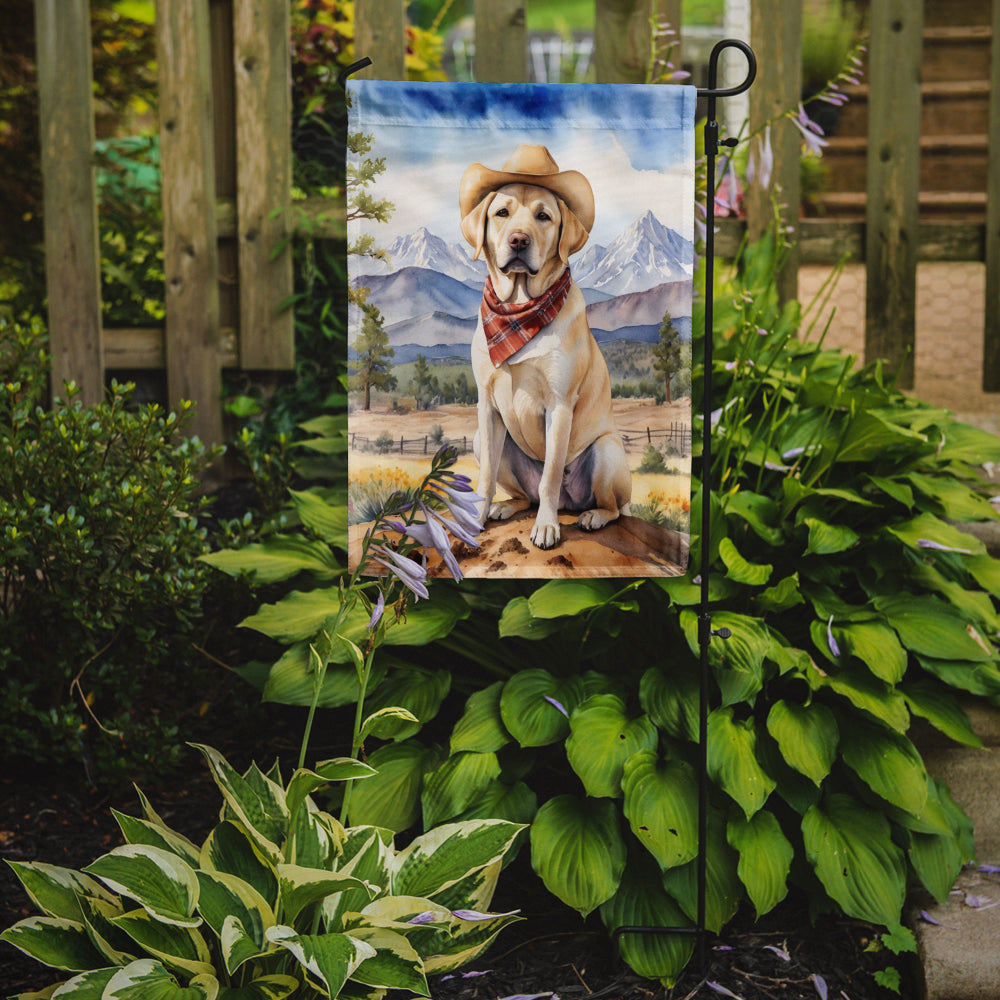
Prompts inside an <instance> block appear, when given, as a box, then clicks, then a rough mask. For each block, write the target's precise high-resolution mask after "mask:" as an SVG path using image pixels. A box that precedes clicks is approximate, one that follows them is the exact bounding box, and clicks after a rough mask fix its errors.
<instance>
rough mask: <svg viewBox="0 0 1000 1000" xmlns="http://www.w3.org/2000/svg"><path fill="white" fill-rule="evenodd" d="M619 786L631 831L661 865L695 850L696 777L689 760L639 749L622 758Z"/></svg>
mask: <svg viewBox="0 0 1000 1000" xmlns="http://www.w3.org/2000/svg"><path fill="white" fill-rule="evenodd" d="M622 789H623V791H624V793H625V803H624V812H625V817H626V818H627V819H628V821H629V825H630V826H631V827H632V832H633V833H634V834H635V836H636V838H637V839H638V840H639V842H640V843H641V844H642V845H643V846H644V847H645V848H646V850H648V851H649V853H650V854H652V856H653V857H654V858H656V860H657V862H658V863H659V866H660V868H661V869H667V868H673V867H675V866H676V865H683V864H686V863H687V862H688V861H690V860H691V859H692V858H693V857H695V856H696V855H697V853H698V783H697V780H696V778H695V776H694V773H693V772H692V769H691V767H690V765H688V764H686V763H684V762H683V761H678V760H667V761H663V760H660V759H659V758H658V757H657V755H656V753H655V752H653V751H652V750H643V751H641V752H640V753H637V754H634V755H633V756H632V757H630V758H629V759H628V760H627V761H626V762H625V768H624V775H623V778H622Z"/></svg>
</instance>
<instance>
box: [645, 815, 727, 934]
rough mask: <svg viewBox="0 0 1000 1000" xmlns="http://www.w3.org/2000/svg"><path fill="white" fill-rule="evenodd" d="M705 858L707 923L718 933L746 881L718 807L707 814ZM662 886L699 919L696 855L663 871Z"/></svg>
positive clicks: (687, 911)
mask: <svg viewBox="0 0 1000 1000" xmlns="http://www.w3.org/2000/svg"><path fill="white" fill-rule="evenodd" d="M705 859H706V865H705V876H706V884H705V926H706V927H707V928H708V929H709V930H710V931H712V933H713V934H718V933H719V932H720V931H721V930H722V928H723V927H724V926H725V925H726V924H727V923H729V921H730V920H731V919H732V918H733V915H734V914H735V913H736V910H737V908H738V907H739V905H740V902H741V900H742V899H743V884H742V883H741V882H740V880H739V876H738V875H737V874H736V863H737V858H736V852H735V851H733V850H732V848H731V847H730V846H729V844H728V843H726V824H725V820H724V818H723V817H722V815H721V814H719V813H716V812H715V811H712V812H710V813H709V817H708V843H707V845H706V850H705ZM663 887H664V888H665V889H666V890H667V892H668V893H669V894H670V895H671V896H673V898H674V899H676V900H677V902H678V903H679V904H680V907H681V909H682V910H683V911H684V912H685V913H686V914H687V915H688V917H690V918H691V920H697V918H698V861H697V859H695V860H694V861H689V862H688V863H687V864H686V865H681V866H680V867H678V868H671V869H669V870H668V871H666V872H664V873H663Z"/></svg>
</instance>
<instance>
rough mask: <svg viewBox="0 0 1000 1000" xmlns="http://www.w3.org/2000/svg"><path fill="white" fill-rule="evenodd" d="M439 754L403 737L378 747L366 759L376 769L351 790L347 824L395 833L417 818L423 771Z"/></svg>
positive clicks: (432, 765)
mask: <svg viewBox="0 0 1000 1000" xmlns="http://www.w3.org/2000/svg"><path fill="white" fill-rule="evenodd" d="M438 760H439V757H438V754H437V752H436V751H435V750H433V749H429V748H427V747H425V746H422V745H421V744H420V743H417V742H416V741H415V740H407V741H406V742H404V743H390V744H388V745H387V746H384V747H379V749H378V750H376V751H375V752H374V753H373V754H371V756H370V757H369V758H368V762H369V763H370V764H371V766H372V767H374V768H375V770H376V771H377V772H378V773H377V774H376V775H375V776H374V777H372V778H369V779H368V780H367V781H362V782H361V783H360V784H358V785H357V786H356V787H355V788H353V789H352V790H351V805H350V813H351V824H352V825H354V826H358V825H360V826H381V827H385V828H386V829H388V830H393V831H395V832H396V833H399V832H401V831H403V830H406V829H407V828H408V827H411V826H413V824H414V823H415V822H416V821H417V820H418V819H419V817H420V792H421V789H422V787H423V783H424V774H425V773H426V772H427V771H429V770H432V769H433V768H434V767H435V766H436V765H437V763H438Z"/></svg>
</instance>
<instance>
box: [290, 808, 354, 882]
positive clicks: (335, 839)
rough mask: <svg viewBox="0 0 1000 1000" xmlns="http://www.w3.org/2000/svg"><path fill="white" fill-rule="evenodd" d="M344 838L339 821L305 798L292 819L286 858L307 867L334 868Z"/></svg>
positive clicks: (292, 862)
mask: <svg viewBox="0 0 1000 1000" xmlns="http://www.w3.org/2000/svg"><path fill="white" fill-rule="evenodd" d="M344 836H345V834H344V828H343V827H342V826H341V825H340V822H339V821H338V820H336V819H335V818H334V817H333V816H331V815H330V814H329V813H325V812H321V811H320V810H319V809H317V808H316V807H315V806H314V805H313V802H312V799H306V801H305V804H304V805H303V806H302V808H300V809H299V810H298V811H297V812H296V813H295V815H294V818H293V819H292V827H291V831H290V833H289V839H288V843H287V844H286V845H285V859H286V860H287V861H289V862H290V863H291V864H296V865H302V866H303V867H304V868H323V869H327V870H329V869H331V868H335V867H336V861H337V857H338V855H339V854H340V851H341V846H342V844H343V842H344Z"/></svg>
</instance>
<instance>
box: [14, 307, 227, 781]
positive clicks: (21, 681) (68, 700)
mask: <svg viewBox="0 0 1000 1000" xmlns="http://www.w3.org/2000/svg"><path fill="white" fill-rule="evenodd" d="M40 338H41V328H40V325H38V324H35V325H31V324H14V323H2V322H0V363H2V369H0V452H2V453H3V461H2V462H0V588H2V589H0V671H2V674H3V694H2V695H0V745H2V746H3V753H4V756H5V759H6V760H7V761H8V762H9V761H11V760H14V759H27V760H34V761H43V762H44V761H47V762H50V763H56V764H61V763H66V762H68V761H71V760H74V759H75V760H79V759H80V758H81V757H82V758H83V760H84V761H85V763H86V764H87V766H88V767H89V768H94V767H96V768H97V769H98V770H100V769H102V768H104V767H105V766H107V767H110V768H118V767H124V766H127V764H128V762H129V759H130V758H132V759H136V758H137V757H138V756H143V757H146V758H147V763H149V764H155V763H156V761H155V760H152V759H148V758H149V757H150V755H151V754H152V755H154V756H155V754H158V753H160V752H161V751H163V750H164V748H167V749H168V751H169V752H173V748H174V747H175V745H176V734H175V732H174V731H173V728H172V726H171V725H170V723H169V720H167V719H161V718H160V716H159V715H158V714H157V713H156V712H155V711H148V712H144V713H143V715H144V718H143V719H142V720H140V719H138V718H136V717H134V715H135V713H134V712H133V709H134V705H133V701H134V699H135V698H136V697H137V695H138V694H139V693H140V692H144V693H145V694H146V695H147V696H149V695H150V694H153V695H155V687H154V686H153V685H151V683H150V681H151V678H152V677H153V676H156V678H157V679H158V680H160V681H161V682H162V681H164V680H165V679H166V678H165V676H164V672H165V671H170V672H176V671H179V670H183V669H184V667H185V665H186V664H187V663H189V662H190V656H189V654H188V647H189V645H190V644H189V643H188V642H185V641H183V640H184V637H185V636H190V634H191V633H192V630H193V628H194V627H195V625H196V623H197V621H198V615H199V612H200V606H201V597H202V593H203V591H204V588H205V586H206V584H207V574H206V572H205V570H204V568H203V566H202V564H201V563H199V562H198V556H199V555H201V554H202V553H203V552H205V551H206V549H207V542H206V538H205V530H204V529H203V528H202V527H200V526H199V523H198V517H197V515H198V514H199V512H200V511H201V510H202V502H201V501H196V500H194V494H195V491H196V489H197V488H198V479H197V476H198V474H199V472H200V471H201V470H202V469H203V467H204V465H205V462H206V460H207V457H208V453H207V452H206V449H205V447H204V446H203V445H202V444H201V443H200V442H199V441H197V440H196V439H192V438H191V437H189V436H188V435H187V434H186V433H185V424H186V417H187V414H188V411H189V408H190V407H189V405H188V404H184V405H182V407H181V409H180V412H179V414H174V413H169V414H167V413H164V412H163V411H162V410H161V409H160V408H159V407H156V406H147V407H141V408H138V409H133V408H132V407H131V406H130V393H131V386H128V385H125V386H122V385H117V384H113V385H112V387H111V390H110V392H109V393H108V396H107V399H106V400H105V401H104V402H102V403H100V404H98V405H96V406H84V405H83V404H82V403H81V401H80V399H79V391H78V390H77V389H76V387H75V386H73V385H72V384H69V385H67V387H66V389H67V391H66V399H65V400H58V399H57V400H55V403H54V405H53V407H52V408H51V409H46V408H43V407H42V406H41V405H39V403H40V400H41V399H42V398H43V395H44V392H45V381H44V376H45V359H44V355H43V354H42V353H41V347H40ZM157 730H159V731H160V736H159V737H158V738H157V739H156V740H154V741H153V744H155V746H154V745H153V744H150V743H149V739H148V737H150V736H151V735H152V734H153V733H154V732H155V731H157ZM91 776H92V777H94V772H93V770H92V771H91Z"/></svg>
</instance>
